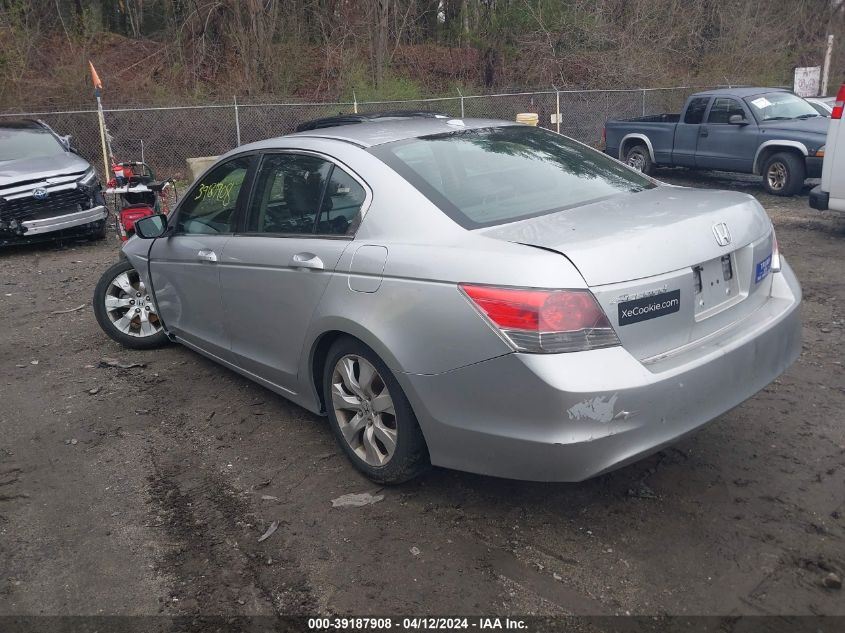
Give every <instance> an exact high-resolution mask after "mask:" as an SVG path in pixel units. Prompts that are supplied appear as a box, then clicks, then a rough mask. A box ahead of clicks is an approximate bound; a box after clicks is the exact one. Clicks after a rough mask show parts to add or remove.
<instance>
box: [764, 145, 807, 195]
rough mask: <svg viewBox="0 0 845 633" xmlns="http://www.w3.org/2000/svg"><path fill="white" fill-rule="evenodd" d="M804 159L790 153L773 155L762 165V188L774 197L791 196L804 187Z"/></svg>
mask: <svg viewBox="0 0 845 633" xmlns="http://www.w3.org/2000/svg"><path fill="white" fill-rule="evenodd" d="M805 177H806V168H805V167H804V159H802V158H801V157H799V156H797V155H796V154H793V153H791V152H780V153H778V154H773V155H772V156H771V157H770V158H769V159H768V160H767V161H766V162H765V164H764V165H763V188H764V189H765V190H766V191H767V192H768V193H770V194H772V195H775V196H791V195H794V194H796V193H798V191H800V189H801V187H802V186H804V178H805Z"/></svg>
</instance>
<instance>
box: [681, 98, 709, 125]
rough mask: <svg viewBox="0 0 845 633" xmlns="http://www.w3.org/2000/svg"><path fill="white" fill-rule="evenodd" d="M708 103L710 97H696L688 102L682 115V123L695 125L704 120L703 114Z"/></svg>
mask: <svg viewBox="0 0 845 633" xmlns="http://www.w3.org/2000/svg"><path fill="white" fill-rule="evenodd" d="M708 103H710V97H696V98H695V99H693V100H691V101H690V102H689V105H688V106H687V111H686V114H684V123H691V124H693V125H697V124H698V123H701V122H702V121H703V120H704V112H705V111H706V110H707V104H708Z"/></svg>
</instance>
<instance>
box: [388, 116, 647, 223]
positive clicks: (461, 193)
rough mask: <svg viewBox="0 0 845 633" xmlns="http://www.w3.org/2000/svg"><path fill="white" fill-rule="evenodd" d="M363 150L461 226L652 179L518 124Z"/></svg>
mask: <svg viewBox="0 0 845 633" xmlns="http://www.w3.org/2000/svg"><path fill="white" fill-rule="evenodd" d="M371 152H372V153H373V154H374V155H375V156H377V157H378V158H380V159H381V160H382V161H384V162H385V163H387V164H388V165H389V166H390V167H392V168H393V169H394V170H395V171H397V172H398V173H399V174H400V175H401V176H403V177H404V178H405V179H406V180H408V181H409V182H410V183H411V184H412V185H414V186H415V187H416V188H417V189H419V191H420V192H422V193H423V194H424V195H425V196H426V197H427V198H428V199H429V200H431V201H432V202H433V203H434V204H436V205H437V206H438V207H440V209H441V210H442V211H443V212H444V213H446V214H447V215H448V216H449V217H451V218H452V219H453V220H455V221H456V222H457V223H458V224H460V225H461V226H463V227H464V228H468V229H474V228H481V227H485V226H493V225H496V224H505V223H507V222H514V221H516V220H521V219H523V218H529V217H535V216H539V215H545V214H548V213H554V212H556V211H561V210H564V209H567V208H571V207H576V206H581V205H584V204H588V203H590V202H594V201H597V200H601V199H603V198H607V197H609V196H612V195H616V194H619V193H623V192H637V191H643V190H644V189H651V188H652V187H655V186H656V185H654V184H653V183H652V182H651V181H650V180H648V179H647V178H645V177H643V176H641V175H639V174H637V173H636V172H634V171H632V170H630V169H628V168H627V167H624V166H623V165H621V164H619V163H617V162H616V161H614V160H612V159H610V158H608V157H607V156H605V155H604V154H601V153H600V152H597V151H595V150H592V149H590V148H588V147H585V146H583V145H581V144H579V143H576V142H575V141H572V140H570V139H568V138H566V137H564V136H560V135H558V134H554V133H552V132H548V131H546V130H543V129H541V128H536V127H530V126H526V125H514V126H505V127H495V128H481V129H474V130H460V131H456V132H450V133H447V134H437V135H433V136H423V137H420V138H414V139H408V140H403V141H397V142H394V143H387V144H384V145H379V146H376V147H374V148H372V150H371Z"/></svg>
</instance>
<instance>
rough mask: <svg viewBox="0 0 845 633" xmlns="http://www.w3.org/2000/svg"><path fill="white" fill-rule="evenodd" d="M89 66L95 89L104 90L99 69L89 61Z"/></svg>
mask: <svg viewBox="0 0 845 633" xmlns="http://www.w3.org/2000/svg"><path fill="white" fill-rule="evenodd" d="M88 65H89V66H90V67H91V81H93V82H94V87H95V88H97V89H98V90H102V89H103V82H102V81H100V76H99V75H98V74H97V69H96V68H94V64H92V63H91V60H88Z"/></svg>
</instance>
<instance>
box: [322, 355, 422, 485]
mask: <svg viewBox="0 0 845 633" xmlns="http://www.w3.org/2000/svg"><path fill="white" fill-rule="evenodd" d="M323 398H324V400H325V403H326V410H327V412H328V416H329V422H330V424H331V427H332V432H333V433H334V435H335V438H336V439H337V442H338V444H339V445H340V447H341V448H342V449H343V452H344V453H346V456H347V457H348V458H349V460H350V461H351V462H352V464H353V465H354V466H355V468H357V469H358V470H359V471H361V472H362V473H363V474H364V475H366V476H367V477H369V478H370V479H372V480H373V481H376V482H378V483H383V484H399V483H402V482H405V481H408V480H409V479H413V478H414V477H416V476H418V475H419V474H421V473H422V472H423V471H424V470H425V469H426V468H427V467H428V466H429V461H428V449H427V447H426V444H425V439H424V438H423V435H422V431H421V430H420V427H419V424H418V423H417V418H416V416H415V415H414V412H413V410H412V409H411V404H410V402H408V398H407V397H406V396H405V393H404V392H403V391H402V388H401V387H400V386H399V383H398V382H397V380H396V378H395V377H394V376H393V373H392V372H391V371H390V370H389V369H388V367H387V365H386V364H385V363H384V361H382V360H381V359H380V358H379V357H378V356H377V355H376V353H375V352H374V351H373V350H371V349H370V348H369V347H367V346H366V345H364V344H363V343H361V342H360V341H358V340H355V339H352V338H341V339H338V340H337V341H335V343H334V344H333V345H332V346H331V348H330V349H329V353H328V356H327V358H326V363H325V370H324V372H323Z"/></svg>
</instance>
